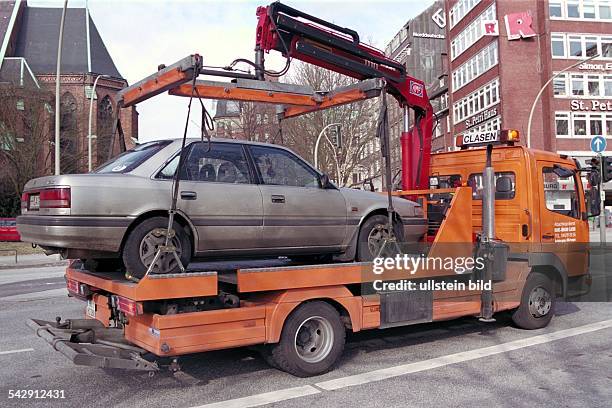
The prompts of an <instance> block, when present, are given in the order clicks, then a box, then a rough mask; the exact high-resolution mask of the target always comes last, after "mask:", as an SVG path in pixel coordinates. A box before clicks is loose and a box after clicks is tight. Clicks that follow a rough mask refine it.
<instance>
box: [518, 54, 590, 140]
mask: <svg viewBox="0 0 612 408" xmlns="http://www.w3.org/2000/svg"><path fill="white" fill-rule="evenodd" d="M597 57H599V54H596V55H593V56H592V57H589V58H587V59H584V60H580V61H578V62H577V63H575V64H572V65H570V66H569V67H567V68H565V69H564V70H562V71H559V72H557V73H556V74H555V75H553V76H552V77H550V79H549V80H548V81H547V82H546V83H545V84H544V85H543V86H542V88H541V89H540V92H538V95H537V96H536V97H535V100H534V101H533V105H531V112H529V121H528V122H527V147H528V148H530V147H531V121H532V120H533V113H534V112H535V107H536V104H537V103H538V101H539V100H540V97H541V96H542V94H543V93H544V90H545V89H546V87H547V86H548V85H550V83H551V82H552V81H553V80H554V79H555V78H557V77H558V76H559V75H561V74H562V73H564V72H566V71H569V70H570V69H572V68H574V67H577V66H578V65H580V64H584V63H585V62H587V61H590V60H592V59H595V58H597Z"/></svg>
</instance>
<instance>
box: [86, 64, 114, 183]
mask: <svg viewBox="0 0 612 408" xmlns="http://www.w3.org/2000/svg"><path fill="white" fill-rule="evenodd" d="M100 78H110V75H106V74H103V75H98V76H97V77H96V79H95V80H94V83H93V87H92V89H91V95H89V132H88V134H87V165H88V168H89V171H91V167H92V166H91V139H92V136H93V135H92V134H91V116H92V114H93V101H94V98H95V96H96V86H97V85H98V79H100Z"/></svg>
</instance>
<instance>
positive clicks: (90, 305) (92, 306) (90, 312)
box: [85, 300, 96, 319]
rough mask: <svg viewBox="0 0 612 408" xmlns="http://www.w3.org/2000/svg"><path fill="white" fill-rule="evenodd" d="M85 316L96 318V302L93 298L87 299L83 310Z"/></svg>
mask: <svg viewBox="0 0 612 408" xmlns="http://www.w3.org/2000/svg"><path fill="white" fill-rule="evenodd" d="M85 314H86V315H87V317H91V318H92V319H95V318H96V303H95V302H94V301H93V300H88V301H87V309H86V311H85Z"/></svg>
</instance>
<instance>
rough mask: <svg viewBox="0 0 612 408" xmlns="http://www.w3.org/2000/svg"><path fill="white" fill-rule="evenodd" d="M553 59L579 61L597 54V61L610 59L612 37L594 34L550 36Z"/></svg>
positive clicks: (556, 34)
mask: <svg viewBox="0 0 612 408" xmlns="http://www.w3.org/2000/svg"><path fill="white" fill-rule="evenodd" d="M551 51H552V56H553V58H557V59H565V58H567V59H581V58H584V57H592V56H594V55H597V54H599V55H600V56H599V57H597V59H604V60H606V59H607V60H611V59H612V37H610V36H600V35H594V34H565V33H552V34H551Z"/></svg>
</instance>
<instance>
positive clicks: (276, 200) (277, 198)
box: [272, 194, 285, 204]
mask: <svg viewBox="0 0 612 408" xmlns="http://www.w3.org/2000/svg"><path fill="white" fill-rule="evenodd" d="M272 202H273V203H276V204H284V203H285V196H284V195H276V194H273V195H272Z"/></svg>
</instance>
